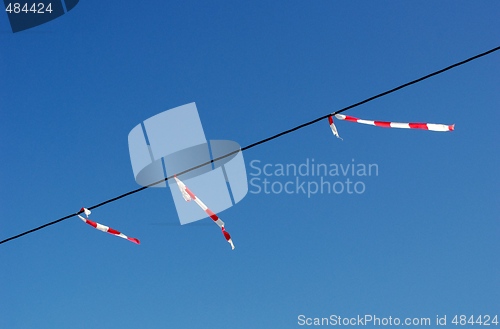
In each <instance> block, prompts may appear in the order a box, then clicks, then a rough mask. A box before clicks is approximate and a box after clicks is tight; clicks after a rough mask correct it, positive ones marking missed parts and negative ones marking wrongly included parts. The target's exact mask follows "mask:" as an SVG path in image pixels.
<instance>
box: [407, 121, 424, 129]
mask: <svg viewBox="0 0 500 329" xmlns="http://www.w3.org/2000/svg"><path fill="white" fill-rule="evenodd" d="M408 125H409V126H410V128H411V129H424V130H429V128H428V127H427V124H426V123H414V122H413V123H412V122H410V123H409V124H408Z"/></svg>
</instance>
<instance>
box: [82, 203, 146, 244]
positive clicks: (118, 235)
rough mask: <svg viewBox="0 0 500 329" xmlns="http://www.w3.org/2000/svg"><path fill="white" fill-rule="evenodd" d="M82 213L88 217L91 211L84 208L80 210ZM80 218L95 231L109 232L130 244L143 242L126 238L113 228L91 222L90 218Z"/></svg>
mask: <svg viewBox="0 0 500 329" xmlns="http://www.w3.org/2000/svg"><path fill="white" fill-rule="evenodd" d="M80 212H83V213H85V216H86V217H88V216H89V215H90V213H91V212H90V210H88V209H87V208H82V209H81V210H80ZM78 217H80V219H81V220H82V221H83V222H85V223H87V224H89V225H90V226H92V227H93V228H95V229H98V230H99V231H103V232H107V233H109V234H113V235H114V236H117V237H120V238H123V239H127V240H128V241H130V242H133V243H135V244H140V243H141V242H140V241H139V239H136V238H129V237H128V236H126V235H125V234H123V233H120V232H118V231H117V230H115V229H113V228H111V227H108V226H106V225H102V224H99V223H96V222H94V221H91V220H90V219H88V218H83V217H82V216H80V215H78Z"/></svg>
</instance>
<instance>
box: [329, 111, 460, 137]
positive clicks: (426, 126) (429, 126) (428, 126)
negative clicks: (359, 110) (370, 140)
mask: <svg viewBox="0 0 500 329" xmlns="http://www.w3.org/2000/svg"><path fill="white" fill-rule="evenodd" d="M335 117H336V118H337V119H339V120H345V121H351V122H357V123H362V124H365V125H372V126H377V127H384V128H405V129H423V130H432V131H453V130H454V129H455V125H454V124H453V125H444V124H437V123H416V122H408V123H406V122H388V121H373V120H363V119H358V118H355V117H351V116H349V115H343V114H336V115H335ZM328 120H329V121H330V120H332V119H331V116H330V117H329V118H328ZM330 122H333V121H330ZM332 130H333V128H332ZM334 134H335V132H334Z"/></svg>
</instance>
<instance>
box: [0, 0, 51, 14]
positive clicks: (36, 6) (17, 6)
mask: <svg viewBox="0 0 500 329" xmlns="http://www.w3.org/2000/svg"><path fill="white" fill-rule="evenodd" d="M5 11H6V12H8V13H9V14H12V13H14V14H20V13H25V14H28V13H33V14H45V13H52V11H53V10H52V3H50V2H49V4H48V5H47V6H45V4H44V3H41V2H40V3H33V4H32V5H31V6H30V5H28V3H24V4H22V3H19V2H14V3H9V4H8V5H7V7H6V8H5Z"/></svg>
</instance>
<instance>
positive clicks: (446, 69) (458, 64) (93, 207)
mask: <svg viewBox="0 0 500 329" xmlns="http://www.w3.org/2000/svg"><path fill="white" fill-rule="evenodd" d="M497 50H500V46H499V47H495V48H493V49H490V50H488V51H485V52H484V53H481V54H478V55H476V56H473V57H470V58H468V59H466V60H463V61H461V62H458V63H455V64H453V65H450V66H447V67H445V68H444V69H441V70H438V71H435V72H433V73H430V74H427V75H425V76H423V77H421V78H418V79H416V80H413V81H410V82H407V83H405V84H402V85H400V86H398V87H396V88H393V89H390V90H387V91H384V92H383V93H380V94H378V95H375V96H372V97H370V98H367V99H365V100H363V101H361V102H358V103H355V104H352V105H349V106H347V107H344V108H342V109H340V110H338V111H335V112H333V113H329V114H326V115H323V116H321V117H319V118H317V119H314V120H311V121H309V122H306V123H303V124H301V125H298V126H296V127H294V128H291V129H288V130H285V131H283V132H280V133H278V134H276V135H273V136H271V137H268V138H265V139H263V140H260V141H258V142H255V143H253V144H250V145H247V146H245V147H243V148H242V149H241V151H245V150H248V149H251V148H252V147H255V146H257V145H260V144H264V143H267V142H269V141H271V140H273V139H276V138H278V137H280V136H283V135H286V134H289V133H291V132H294V131H296V130H299V129H301V128H304V127H307V126H309V125H312V124H313V123H316V122H318V121H321V120H323V119H326V118H328V117H329V116H330V115H335V114H339V113H342V112H345V111H347V110H350V109H352V108H354V107H357V106H360V105H363V104H365V103H368V102H371V101H372V100H375V99H377V98H380V97H382V96H385V95H388V94H391V93H393V92H395V91H398V90H400V89H403V88H405V87H408V86H411V85H413V84H415V83H418V82H420V81H423V80H426V79H428V78H430V77H433V76H435V75H438V74H441V73H443V72H446V71H448V70H451V69H452V68H455V67H457V66H460V65H463V64H465V63H468V62H470V61H473V60H475V59H478V58H480V57H483V56H486V55H488V54H491V53H493V52H495V51H497ZM237 152H239V151H238V150H237V151H233V152H231V153H228V154H225V155H223V156H220V157H218V158H216V159H213V160H210V161H207V162H205V163H202V164H200V165H197V166H196V167H193V168H189V169H186V170H184V171H182V172H179V173H177V174H176V175H182V174H185V173H187V172H190V171H192V170H195V169H198V168H201V167H203V166H206V165H208V164H211V163H213V162H215V161H218V160H220V159H224V158H226V157H228V156H231V155H233V154H235V153H237ZM176 175H172V176H169V177H167V178H164V179H162V180H159V181H157V182H154V183H151V184H149V185H146V186H143V187H141V188H138V189H135V190H133V191H130V192H127V193H124V194H121V195H119V196H117V197H114V198H112V199H109V200H106V201H104V202H101V203H99V204H96V205H94V206H92V207H89V208H88V209H95V208H98V207H101V206H104V205H105V204H108V203H111V202H114V201H117V200H119V199H121V198H124V197H126V196H129V195H132V194H135V193H138V192H140V191H142V190H145V189H147V188H148V187H151V186H154V185H157V184H160V183H162V182H166V181H168V180H169V179H172V178H173V177H174V176H176ZM80 213H81V211H80V212H77V213H74V214H71V215H67V216H64V217H61V218H59V219H57V220H55V221H52V222H50V223H47V224H44V225H42V226H38V227H36V228H34V229H31V230H29V231H26V232H23V233H20V234H18V235H14V236H12V237H10V238H7V239H5V240H2V241H0V244H3V243H5V242H8V241H11V240H14V239H17V238H20V237H22V236H23V235H26V234H29V233H33V232H35V231H38V230H41V229H43V228H45V227H47V226H50V225H54V224H57V223H59V222H62V221H63V220H66V219H68V218H71V217H73V216H75V215H78V214H80Z"/></svg>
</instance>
